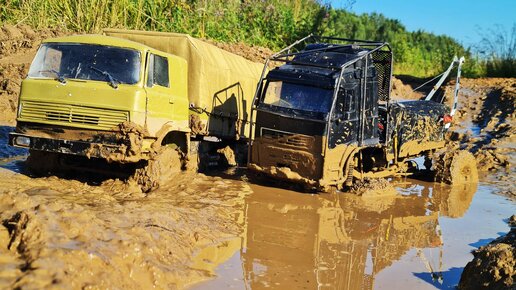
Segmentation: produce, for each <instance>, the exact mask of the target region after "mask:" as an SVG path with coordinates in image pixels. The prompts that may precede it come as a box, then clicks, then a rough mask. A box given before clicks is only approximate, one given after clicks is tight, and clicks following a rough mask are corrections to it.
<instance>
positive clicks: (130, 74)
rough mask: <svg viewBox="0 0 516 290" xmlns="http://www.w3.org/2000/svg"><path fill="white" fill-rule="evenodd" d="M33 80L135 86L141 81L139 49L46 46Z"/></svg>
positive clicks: (31, 72)
mask: <svg viewBox="0 0 516 290" xmlns="http://www.w3.org/2000/svg"><path fill="white" fill-rule="evenodd" d="M28 76H29V77H31V78H53V79H58V80H60V81H61V82H62V80H64V79H81V80H94V81H106V82H115V81H116V82H117V83H122V84H135V83H137V82H138V81H139V79H140V53H139V52H138V51H136V50H132V49H127V48H120V47H111V46H103V45H93V44H77V43H45V44H43V45H42V46H41V47H40V48H39V50H38V52H37V54H36V57H35V58H34V61H33V62H32V65H31V67H30V69H29V74H28Z"/></svg>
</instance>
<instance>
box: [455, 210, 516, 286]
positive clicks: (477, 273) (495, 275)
mask: <svg viewBox="0 0 516 290" xmlns="http://www.w3.org/2000/svg"><path fill="white" fill-rule="evenodd" d="M513 217H514V216H513ZM473 255H474V259H473V261H471V262H469V263H468V264H467V265H466V267H465V268H464V271H463V272H462V275H461V279H460V283H459V287H458V288H459V289H515V288H516V228H514V227H513V228H512V229H511V231H510V232H509V233H508V234H507V235H505V236H502V237H500V238H497V239H496V240H494V241H492V242H491V243H489V244H488V245H486V246H482V247H480V248H479V249H477V250H475V251H473Z"/></svg>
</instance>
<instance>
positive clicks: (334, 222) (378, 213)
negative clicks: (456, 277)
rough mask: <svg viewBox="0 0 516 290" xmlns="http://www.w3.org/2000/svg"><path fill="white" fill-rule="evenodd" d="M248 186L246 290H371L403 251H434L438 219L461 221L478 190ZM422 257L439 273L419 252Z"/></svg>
mask: <svg viewBox="0 0 516 290" xmlns="http://www.w3.org/2000/svg"><path fill="white" fill-rule="evenodd" d="M432 186H433V187H432ZM252 187H253V191H254V193H253V194H251V195H250V196H248V197H247V200H246V212H245V218H246V223H245V224H246V228H245V231H244V235H245V236H244V246H243V249H242V250H241V253H240V255H241V260H242V267H243V271H244V282H245V284H246V288H251V289H260V288H265V287H267V288H277V289H287V288H288V289H316V288H319V289H321V288H324V289H372V288H373V285H374V278H375V275H376V274H377V273H379V272H380V271H381V270H382V269H384V268H386V267H388V266H390V265H391V264H392V263H393V262H395V261H397V260H399V259H400V257H401V256H402V255H403V254H404V253H406V252H407V251H408V250H410V249H412V248H416V249H417V248H437V249H439V247H441V246H442V240H441V233H440V227H439V222H438V217H439V216H448V217H452V218H458V217H461V216H463V215H464V214H465V212H466V211H467V209H468V207H469V205H470V203H471V200H472V198H473V195H474V193H475V191H476V185H469V186H463V187H449V186H440V185H435V184H429V183H428V184H426V183H420V184H419V185H412V186H410V187H407V188H403V187H401V188H400V189H399V191H400V194H399V195H396V196H385V197H374V198H372V197H370V198H366V197H358V196H354V195H351V194H333V195H302V194H299V193H293V192H289V191H285V190H280V189H275V188H267V187H262V186H256V185H255V186H252ZM419 257H420V258H421V261H422V263H424V264H425V265H426V266H427V268H428V271H430V272H434V271H439V270H440V269H439V268H437V269H436V268H432V265H431V263H429V262H428V261H427V260H426V258H425V256H424V254H423V251H421V254H420V255H419ZM434 267H435V265H434ZM433 276H434V277H435V278H436V279H439V273H438V272H437V273H433Z"/></svg>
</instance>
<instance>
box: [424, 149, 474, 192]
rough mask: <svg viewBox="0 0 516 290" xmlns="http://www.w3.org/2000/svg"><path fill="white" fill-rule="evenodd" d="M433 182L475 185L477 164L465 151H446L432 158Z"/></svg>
mask: <svg viewBox="0 0 516 290" xmlns="http://www.w3.org/2000/svg"><path fill="white" fill-rule="evenodd" d="M433 167H434V170H435V180H436V181H439V182H444V183H448V184H453V185H456V184H465V183H476V182H477V181H478V170H477V162H476V159H475V157H474V156H473V154H471V153H470V152H469V151H466V150H455V151H446V152H443V153H442V154H440V155H438V156H437V157H436V158H434V164H433Z"/></svg>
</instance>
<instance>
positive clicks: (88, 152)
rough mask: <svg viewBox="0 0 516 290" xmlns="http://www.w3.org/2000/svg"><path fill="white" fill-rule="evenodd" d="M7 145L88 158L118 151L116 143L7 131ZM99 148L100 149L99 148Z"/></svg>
mask: <svg viewBox="0 0 516 290" xmlns="http://www.w3.org/2000/svg"><path fill="white" fill-rule="evenodd" d="M9 145H11V146H13V147H19V148H26V149H33V150H40V151H47V152H55V153H62V154H70V155H79V156H86V157H88V158H90V157H95V158H105V156H108V155H116V154H117V153H118V151H119V146H118V145H110V144H101V143H92V142H85V141H71V140H62V139H50V138H42V137H34V136H30V135H25V134H20V133H14V132H13V133H9ZM99 148H101V149H102V150H99Z"/></svg>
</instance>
